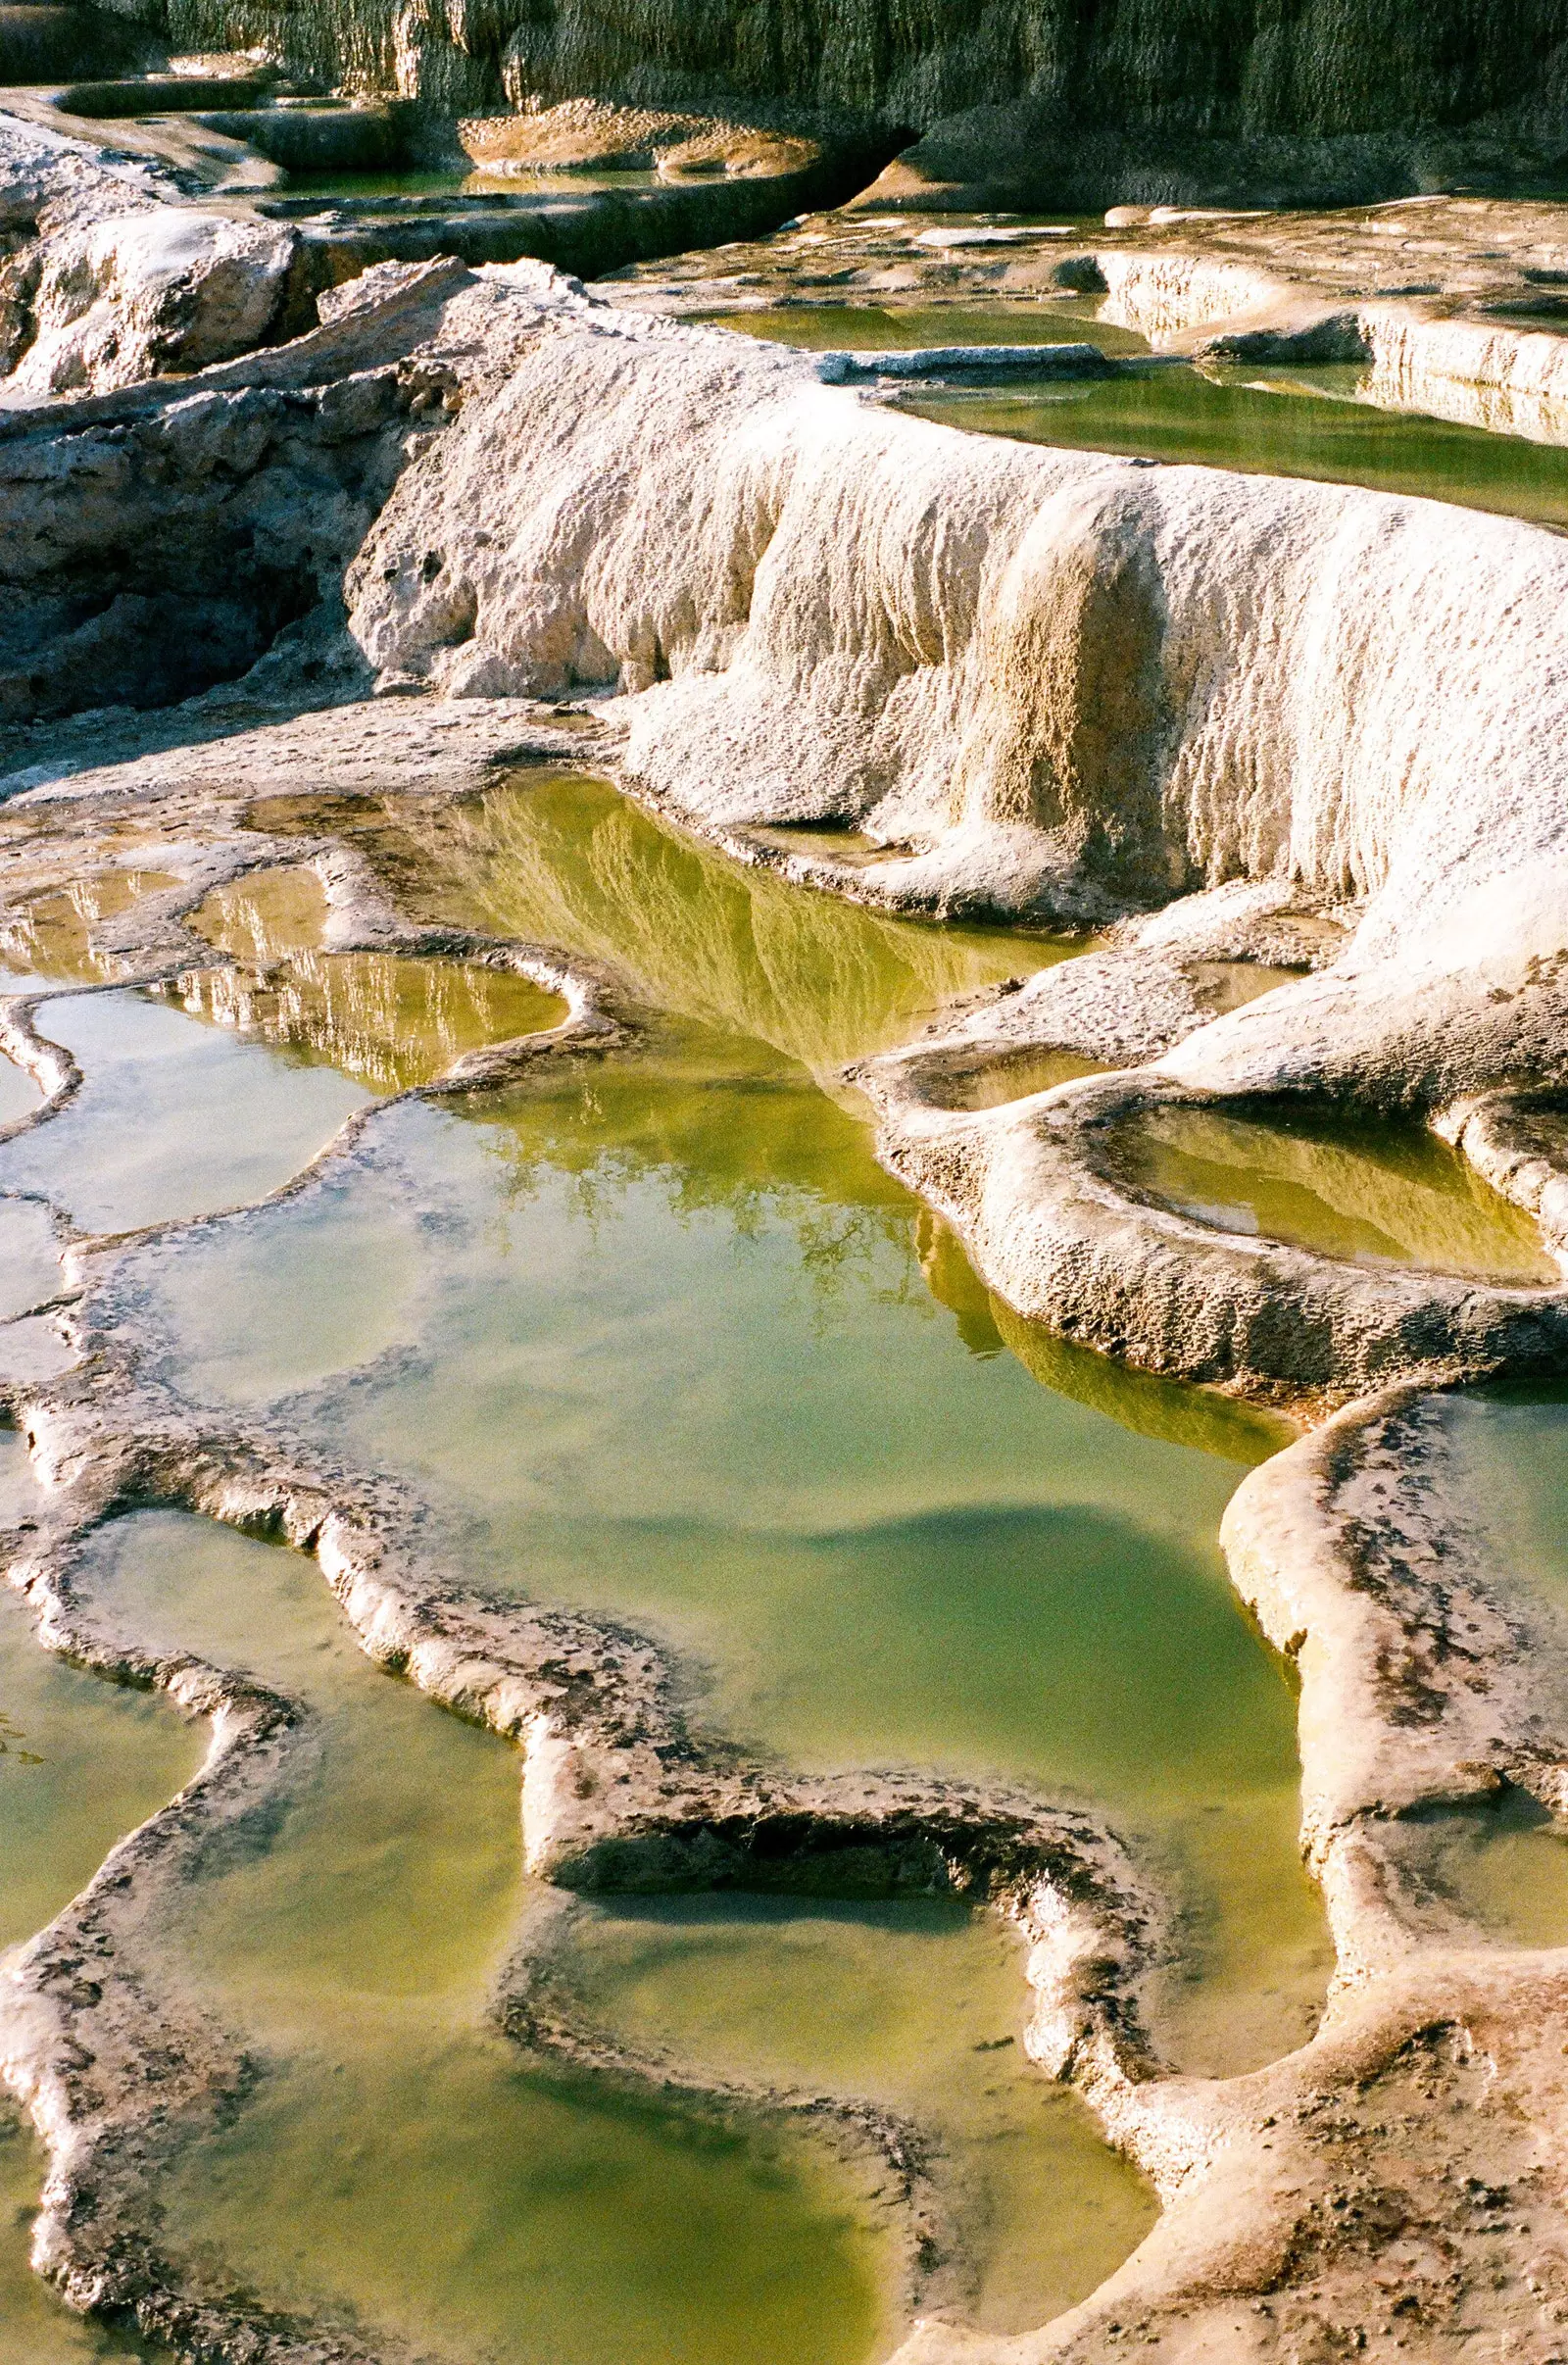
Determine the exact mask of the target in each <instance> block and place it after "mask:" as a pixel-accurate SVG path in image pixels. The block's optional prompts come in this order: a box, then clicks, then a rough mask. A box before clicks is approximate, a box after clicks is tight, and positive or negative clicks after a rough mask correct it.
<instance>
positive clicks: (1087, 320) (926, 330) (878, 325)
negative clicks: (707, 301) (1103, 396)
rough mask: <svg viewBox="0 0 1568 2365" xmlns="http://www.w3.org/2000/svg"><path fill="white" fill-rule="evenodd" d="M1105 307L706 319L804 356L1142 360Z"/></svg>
mask: <svg viewBox="0 0 1568 2365" xmlns="http://www.w3.org/2000/svg"><path fill="white" fill-rule="evenodd" d="M1102 302H1103V298H1101V297H1099V296H1088V297H1085V296H1053V297H1051V298H1049V299H1047V300H1046V301H1045V302H1040V301H1037V300H1033V299H1029V300H1021V301H1019V302H1017V303H1012V304H1008V303H992V304H897V305H894V304H781V305H777V306H774V307H771V308H769V310H767V311H766V312H721V313H712V314H711V315H709V316H708V317H709V318H710V319H711V320H715V321H716V322H717V323H718V324H719V325H720V326H721V327H724V328H733V329H736V330H738V331H739V333H740V334H741V335H742V336H749V337H763V338H765V339H766V340H767V341H768V342H769V343H770V344H779V345H799V346H801V347H803V348H804V349H805V350H806V351H807V352H809V353H845V352H849V353H857V352H859V353H893V352H899V353H909V352H914V351H917V350H918V349H919V348H920V347H922V346H927V347H935V346H941V345H1098V346H1099V348H1100V350H1101V352H1102V353H1147V352H1148V351H1149V340H1148V338H1147V337H1143V336H1140V335H1139V333H1138V331H1137V330H1136V329H1135V328H1122V327H1118V326H1116V325H1115V324H1113V323H1112V322H1111V321H1109V320H1103V319H1102V318H1101V305H1102ZM699 317H701V316H699Z"/></svg>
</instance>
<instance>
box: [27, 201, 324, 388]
mask: <svg viewBox="0 0 1568 2365" xmlns="http://www.w3.org/2000/svg"><path fill="white" fill-rule="evenodd" d="M294 250H295V240H294V238H293V236H292V234H291V233H290V232H289V231H287V230H285V229H281V228H279V227H277V226H275V225H273V224H271V223H268V222H249V221H244V220H238V221H236V220H230V219H227V218H225V217H224V216H222V215H219V214H203V213H200V212H197V211H196V210H194V209H187V208H179V209H176V208H174V207H172V206H158V207H156V208H151V209H148V210H146V211H138V212H136V213H133V214H127V215H124V216H122V217H121V218H120V219H118V220H110V221H107V222H97V223H94V224H93V225H92V227H90V228H86V229H77V230H71V231H68V232H66V233H65V234H64V235H62V236H60V237H57V238H53V239H51V240H49V241H48V242H47V243H46V244H43V245H41V246H40V247H39V248H38V249H37V250H35V255H34V258H33V259H32V263H31V268H30V269H28V268H27V267H25V266H24V267H23V268H22V269H18V268H16V267H15V266H13V268H12V270H11V271H9V272H8V274H7V278H8V289H7V294H8V298H9V305H10V310H11V317H12V322H13V330H12V344H11V361H12V369H11V373H10V381H9V384H10V390H11V391H13V392H15V393H19V394H65V393H78V392H85V393H93V394H98V393H106V392H108V391H109V390H110V389H111V388H112V387H116V386H129V385H134V384H135V383H136V382H137V381H138V380H139V379H141V378H148V377H161V376H163V375H165V374H167V373H169V372H171V371H188V370H202V369H205V368H206V367H207V365H208V364H209V363H211V362H224V361H227V360H228V359H229V358H230V356H231V355H234V354H237V353H249V352H251V351H252V350H253V349H254V348H255V347H256V346H258V345H265V344H267V343H268V342H269V341H270V334H271V330H272V327H273V323H274V322H275V321H276V320H277V318H278V315H279V313H280V312H281V311H282V309H283V305H284V302H285V298H286V294H287V289H288V279H289V267H290V265H291V263H292V261H293V258H294Z"/></svg>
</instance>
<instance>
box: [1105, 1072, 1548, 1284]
mask: <svg viewBox="0 0 1568 2365" xmlns="http://www.w3.org/2000/svg"><path fill="white" fill-rule="evenodd" d="M1105 1158H1106V1163H1107V1166H1108V1168H1109V1170H1110V1171H1111V1172H1112V1173H1113V1174H1115V1175H1116V1176H1117V1177H1118V1178H1119V1179H1121V1180H1123V1181H1126V1182H1128V1183H1130V1184H1131V1185H1132V1187H1133V1188H1134V1189H1135V1190H1137V1191H1138V1192H1140V1193H1141V1194H1142V1195H1143V1196H1145V1197H1147V1198H1150V1199H1152V1200H1155V1201H1157V1202H1160V1203H1162V1204H1163V1205H1165V1206H1167V1207H1173V1208H1174V1209H1175V1210H1176V1211H1177V1212H1178V1213H1180V1214H1183V1215H1186V1216H1188V1217H1190V1218H1191V1219H1192V1220H1193V1221H1194V1222H1196V1223H1201V1224H1203V1225H1205V1226H1211V1227H1212V1228H1214V1229H1215V1230H1217V1231H1226V1232H1242V1233H1255V1234H1260V1235H1262V1236H1265V1237H1267V1238H1269V1239H1272V1240H1284V1241H1289V1242H1291V1243H1293V1244H1294V1245H1296V1246H1297V1247H1299V1248H1305V1249H1313V1250H1316V1251H1317V1253H1318V1254H1319V1255H1320V1256H1334V1257H1338V1258H1342V1259H1344V1260H1346V1261H1348V1262H1349V1263H1353V1264H1368V1265H1413V1266H1416V1267H1417V1268H1419V1269H1421V1270H1423V1271H1427V1272H1439V1273H1462V1274H1467V1275H1472V1276H1474V1277H1475V1278H1476V1279H1478V1280H1488V1281H1500V1282H1506V1283H1513V1284H1526V1285H1529V1284H1534V1285H1537V1286H1547V1287H1555V1286H1556V1285H1558V1284H1559V1283H1560V1281H1561V1278H1562V1275H1561V1273H1560V1271H1559V1269H1558V1266H1557V1263H1556V1259H1555V1258H1554V1257H1552V1256H1549V1255H1548V1254H1547V1251H1546V1247H1545V1243H1544V1241H1543V1239H1542V1237H1541V1234H1540V1232H1539V1231H1538V1229H1537V1227H1536V1225H1535V1224H1534V1223H1533V1222H1532V1221H1531V1219H1530V1217H1529V1216H1528V1215H1527V1214H1526V1213H1525V1212H1524V1210H1523V1209H1522V1208H1520V1207H1515V1206H1514V1205H1513V1204H1512V1202H1511V1201H1509V1200H1506V1199H1503V1198H1502V1197H1501V1196H1500V1195H1499V1194H1498V1193H1497V1192H1495V1191H1494V1190H1493V1189H1492V1187H1491V1185H1490V1184H1488V1183H1486V1182H1484V1181H1483V1180H1482V1178H1481V1176H1480V1175H1479V1174H1477V1172H1476V1170H1475V1168H1474V1167H1473V1166H1472V1165H1470V1164H1469V1162H1468V1160H1466V1159H1465V1158H1461V1157H1460V1156H1459V1154H1458V1152H1457V1151H1455V1150H1451V1149H1449V1147H1448V1145H1447V1144H1446V1142H1444V1141H1440V1140H1439V1138H1438V1136H1437V1135H1436V1134H1434V1133H1432V1132H1430V1131H1428V1129H1427V1128H1426V1127H1425V1126H1424V1125H1420V1124H1416V1123H1414V1122H1409V1123H1396V1122H1386V1123H1374V1122H1372V1121H1369V1120H1362V1121H1360V1122H1356V1121H1353V1120H1347V1119H1346V1118H1344V1117H1339V1116H1333V1117H1329V1116H1325V1115H1322V1114H1319V1113H1317V1112H1315V1111H1311V1110H1308V1111H1299V1110H1293V1109H1287V1108H1284V1107H1281V1108H1279V1109H1275V1110H1273V1111H1272V1112H1264V1111H1258V1112H1256V1113H1255V1114H1254V1113H1250V1114H1248V1115H1246V1116H1232V1115H1230V1114H1228V1113H1227V1112H1226V1111H1224V1110H1222V1109H1213V1108H1182V1109H1153V1110H1152V1111H1150V1112H1149V1113H1148V1114H1146V1115H1143V1116H1139V1117H1136V1118H1133V1119H1131V1120H1129V1121H1128V1122H1127V1123H1125V1124H1123V1125H1120V1126H1118V1127H1116V1128H1115V1129H1114V1130H1113V1131H1112V1132H1110V1133H1109V1134H1107V1136H1106V1147H1105Z"/></svg>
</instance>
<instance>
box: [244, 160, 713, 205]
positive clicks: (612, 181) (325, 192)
mask: <svg viewBox="0 0 1568 2365" xmlns="http://www.w3.org/2000/svg"><path fill="white" fill-rule="evenodd" d="M680 185H681V184H680V183H679V182H677V181H672V180H670V179H667V178H666V177H665V176H664V175H663V174H662V173H661V172H653V171H643V172H560V171H557V172H546V171H545V170H543V169H542V168H541V169H540V170H538V171H536V172H494V171H488V172H487V171H486V170H485V169H484V168H483V167H482V166H472V165H470V166H468V167H466V169H465V168H458V169H454V170H452V171H448V172H290V173H288V174H287V175H286V177H285V179H284V182H283V186H282V189H281V191H280V192H279V194H280V195H282V196H283V197H284V198H285V199H295V198H308V197H319V198H322V199H325V200H330V199H333V198H340V199H343V200H345V201H347V202H349V203H351V204H352V203H355V202H362V203H363V202H367V201H372V200H374V199H377V198H385V199H387V200H388V201H389V202H395V201H396V200H399V199H401V200H403V201H404V202H405V203H406V202H407V201H408V200H409V199H410V198H416V199H417V198H421V197H422V198H432V197H494V198H511V199H512V200H513V201H514V202H515V203H516V204H518V205H525V204H527V203H528V202H529V200H537V199H538V198H540V197H579V196H581V197H590V196H607V195H612V194H613V192H614V191H615V190H617V189H628V190H638V189H668V188H674V187H679V186H680ZM264 210H265V211H267V212H276V211H279V210H281V209H279V208H278V206H277V202H276V198H275V197H274V198H272V200H271V201H270V203H267V202H266V201H264ZM290 210H291V211H292V210H293V209H292V207H291V208H290Z"/></svg>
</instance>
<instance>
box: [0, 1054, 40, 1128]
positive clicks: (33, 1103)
mask: <svg viewBox="0 0 1568 2365" xmlns="http://www.w3.org/2000/svg"><path fill="white" fill-rule="evenodd" d="M42 1101H43V1095H42V1094H41V1093H40V1091H39V1090H38V1087H37V1085H36V1084H35V1083H34V1082H33V1080H32V1078H31V1076H29V1075H28V1073H27V1071H26V1069H25V1067H19V1066H18V1065H17V1063H16V1061H15V1060H14V1059H4V1058H0V1125H13V1124H15V1123H16V1121H17V1119H18V1118H19V1117H25V1116H31V1114H32V1112H33V1110H34V1109H37V1108H39V1107H40V1106H41V1105H42Z"/></svg>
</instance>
